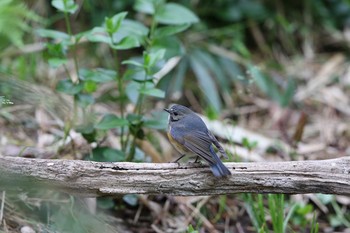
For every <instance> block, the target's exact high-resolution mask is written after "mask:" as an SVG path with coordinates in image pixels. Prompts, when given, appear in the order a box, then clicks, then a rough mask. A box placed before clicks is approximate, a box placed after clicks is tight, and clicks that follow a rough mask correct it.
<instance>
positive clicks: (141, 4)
mask: <svg viewBox="0 0 350 233" xmlns="http://www.w3.org/2000/svg"><path fill="white" fill-rule="evenodd" d="M134 10H136V11H138V12H142V13H146V14H150V15H153V14H154V12H155V7H154V1H150V0H137V1H136V3H135V5H134Z"/></svg>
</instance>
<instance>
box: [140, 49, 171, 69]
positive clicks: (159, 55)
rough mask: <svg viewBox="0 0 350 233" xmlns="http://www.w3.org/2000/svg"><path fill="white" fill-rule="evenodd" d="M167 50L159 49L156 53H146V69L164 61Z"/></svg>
mask: <svg viewBox="0 0 350 233" xmlns="http://www.w3.org/2000/svg"><path fill="white" fill-rule="evenodd" d="M165 51H166V50H165V49H159V50H156V51H155V52H150V53H145V54H144V63H145V66H146V67H149V68H151V67H152V66H154V65H155V64H156V62H157V61H159V60H161V59H163V57H164V54H165Z"/></svg>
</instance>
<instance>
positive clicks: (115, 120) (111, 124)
mask: <svg viewBox="0 0 350 233" xmlns="http://www.w3.org/2000/svg"><path fill="white" fill-rule="evenodd" d="M128 124H129V122H128V120H126V119H124V118H119V117H117V116H115V115H113V114H107V115H105V116H104V117H103V118H102V120H101V121H100V122H99V123H98V124H97V125H96V126H95V128H96V129H104V130H106V129H113V128H117V127H122V126H127V125H128Z"/></svg>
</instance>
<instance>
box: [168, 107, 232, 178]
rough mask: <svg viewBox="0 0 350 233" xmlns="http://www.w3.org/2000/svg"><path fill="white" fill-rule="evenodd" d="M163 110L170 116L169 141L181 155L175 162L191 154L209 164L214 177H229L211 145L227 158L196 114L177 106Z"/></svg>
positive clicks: (229, 173) (228, 172) (227, 171)
mask: <svg viewBox="0 0 350 233" xmlns="http://www.w3.org/2000/svg"><path fill="white" fill-rule="evenodd" d="M164 110H165V111H167V112H168V113H169V114H170V115H169V125H168V137H169V140H170V142H171V144H173V146H174V147H175V148H176V150H177V151H178V152H180V153H181V155H182V156H181V157H180V158H178V159H177V160H176V161H175V162H177V161H179V160H180V159H181V158H182V157H184V156H185V153H186V152H192V153H194V154H196V155H197V156H199V157H201V158H202V159H204V160H205V161H207V162H208V163H209V166H210V168H211V171H212V172H213V174H214V176H216V177H222V176H228V175H231V172H230V171H229V170H228V169H227V167H225V165H224V164H223V163H222V162H221V160H220V158H219V157H218V155H217V154H216V153H215V151H214V147H213V144H214V145H215V147H216V148H217V149H218V150H219V152H220V153H221V154H222V155H223V156H225V157H226V158H227V155H226V153H225V151H224V149H223V148H222V146H221V145H220V144H219V142H218V140H217V139H216V138H215V136H214V135H213V134H212V133H211V132H210V131H209V130H208V128H207V126H206V125H205V123H204V122H203V120H202V119H201V118H200V117H199V116H198V115H197V114H196V113H194V112H193V111H192V110H191V109H189V108H187V107H185V106H182V105H179V104H175V105H173V106H172V107H171V108H169V109H164ZM197 158H198V157H197Z"/></svg>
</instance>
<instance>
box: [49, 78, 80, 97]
mask: <svg viewBox="0 0 350 233" xmlns="http://www.w3.org/2000/svg"><path fill="white" fill-rule="evenodd" d="M83 88H84V85H83V84H82V83H78V84H75V83H73V82H72V81H71V80H70V79H65V80H61V81H59V82H58V83H57V86H56V90H57V91H59V92H62V93H66V94H68V95H75V94H78V93H79V92H81V90H83Z"/></svg>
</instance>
